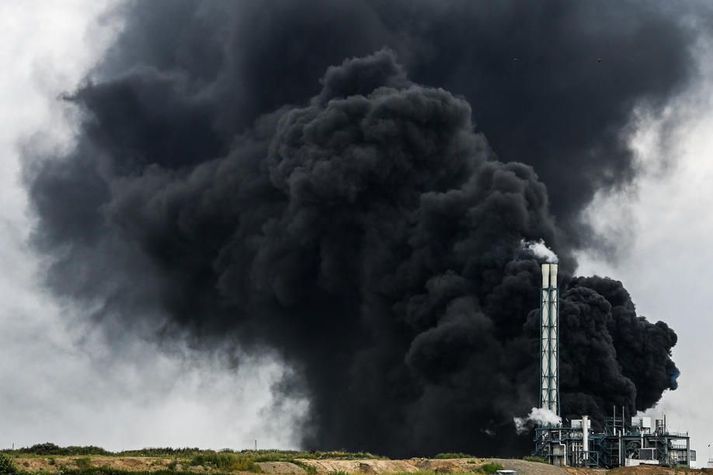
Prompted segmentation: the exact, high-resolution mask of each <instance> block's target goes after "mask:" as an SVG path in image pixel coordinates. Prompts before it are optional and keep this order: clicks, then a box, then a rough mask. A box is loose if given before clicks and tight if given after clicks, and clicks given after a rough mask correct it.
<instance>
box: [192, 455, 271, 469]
mask: <svg viewBox="0 0 713 475" xmlns="http://www.w3.org/2000/svg"><path fill="white" fill-rule="evenodd" d="M255 462H256V461H255V459H254V458H253V457H250V456H248V455H243V454H235V453H230V452H221V453H204V454H199V455H196V456H195V457H193V458H192V459H191V461H190V465H191V466H194V467H195V466H198V465H201V466H203V467H209V468H217V469H219V470H225V471H229V472H230V471H234V470H240V471H243V472H259V471H260V469H259V467H258V466H257V465H256V463H255Z"/></svg>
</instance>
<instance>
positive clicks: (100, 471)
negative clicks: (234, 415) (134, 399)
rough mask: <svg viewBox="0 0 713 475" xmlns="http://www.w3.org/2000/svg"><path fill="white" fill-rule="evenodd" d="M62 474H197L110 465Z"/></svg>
mask: <svg viewBox="0 0 713 475" xmlns="http://www.w3.org/2000/svg"><path fill="white" fill-rule="evenodd" d="M61 473H62V475H196V474H195V473H194V472H187V471H181V472H172V471H170V470H156V471H151V472H148V471H133V470H132V471H128V470H117V469H114V468H109V467H91V468H85V469H75V470H73V469H63V470H62V472H61ZM213 475H229V474H228V473H220V472H214V473H213Z"/></svg>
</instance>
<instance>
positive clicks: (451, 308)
mask: <svg viewBox="0 0 713 475" xmlns="http://www.w3.org/2000/svg"><path fill="white" fill-rule="evenodd" d="M665 5H666V4H665V3H655V2H648V3H638V2H616V3H610V4H603V3H601V2H577V3H574V2H564V1H563V2H559V1H545V2H537V3H533V2H497V3H494V2H472V1H456V0H451V1H442V0H439V1H414V0H408V1H393V0H390V1H383V2H382V1H377V0H374V1H367V2H356V1H333V0H330V1H326V0H310V1H301V2H297V1H263V2H247V1H246V2H227V3H218V2H185V1H184V2H176V1H171V2H162V1H156V2H141V3H136V4H130V5H128V6H127V7H126V11H123V12H122V13H123V14H124V15H125V16H126V18H127V20H126V21H127V24H126V29H125V32H124V34H123V35H121V36H120V38H119V39H118V41H117V43H116V45H115V47H114V48H113V49H112V50H111V51H110V52H109V54H108V55H107V57H106V58H105V60H104V62H103V63H102V65H101V66H100V67H99V68H98V70H97V71H96V74H95V79H94V81H93V82H88V83H87V84H85V85H84V86H82V87H81V88H80V89H79V90H78V91H76V93H74V94H73V95H72V96H71V100H73V101H74V102H75V103H76V104H77V106H78V107H79V108H81V109H82V110H83V111H84V112H85V113H86V119H85V120H84V122H83V124H82V129H81V133H80V135H79V137H78V142H77V146H76V148H75V149H74V150H73V151H72V152H71V153H69V154H67V155H63V156H60V157H46V158H45V159H42V160H33V161H32V162H31V164H30V165H28V166H27V169H26V181H27V186H28V189H29V193H30V197H31V202H32V204H33V206H34V210H35V211H36V213H37V216H38V218H39V222H38V227H37V229H36V233H35V243H36V245H37V246H38V247H39V248H40V249H41V250H43V251H44V252H46V253H47V254H49V255H50V256H52V258H53V260H52V262H53V263H52V265H51V267H50V269H49V273H48V282H49V284H50V285H51V287H52V288H53V290H54V291H55V292H57V293H58V294H60V295H64V296H69V297H72V298H74V299H77V300H79V301H80V302H83V303H85V304H86V305H87V308H92V309H93V310H92V318H95V319H97V320H99V321H103V322H105V323H106V324H107V325H108V328H113V329H115V328H117V326H118V327H119V328H122V330H124V331H126V332H127V333H131V331H133V330H136V331H146V328H147V327H149V328H151V327H152V326H157V325H160V329H159V330H157V336H160V337H163V338H169V337H170V336H171V335H174V334H186V333H187V334H188V335H190V337H191V338H192V339H194V341H196V342H198V343H197V344H200V345H204V346H206V347H210V346H211V345H224V344H225V342H226V341H228V342H230V344H232V345H237V346H238V347H240V348H241V349H242V350H244V351H248V352H262V351H272V352H277V353H278V354H279V355H280V356H281V358H282V359H283V360H284V361H285V362H286V363H287V364H288V365H290V366H291V367H292V368H293V369H294V371H295V377H294V380H291V381H285V384H283V385H280V387H278V388H275V389H276V391H277V392H278V395H285V396H289V395H291V394H293V392H299V393H306V394H307V395H308V397H309V399H310V402H311V409H310V414H309V420H308V427H306V428H305V430H304V439H303V444H304V445H305V446H307V447H313V448H321V449H326V448H348V449H359V450H371V451H374V452H378V453H387V454H391V455H405V454H427V453H433V452H438V451H466V452H479V453H483V454H512V453H523V452H524V451H526V450H527V447H528V446H529V440H528V438H527V437H521V438H518V436H516V434H515V431H514V425H513V422H512V418H513V416H516V415H523V414H526V413H527V412H528V411H529V408H530V407H532V406H533V405H536V403H537V401H536V397H537V390H536V386H537V378H538V369H537V363H538V357H537V351H538V340H537V324H538V321H537V312H536V308H537V305H538V287H537V286H538V282H539V277H538V274H539V263H538V261H537V258H536V257H535V256H534V255H533V254H532V253H531V252H529V251H527V250H524V249H523V246H522V241H523V240H539V239H544V240H545V241H546V242H547V243H548V244H549V245H550V246H551V247H553V248H554V249H555V250H556V251H557V252H558V254H559V255H560V258H561V263H562V269H563V271H564V278H563V283H562V286H563V289H562V291H563V293H562V299H563V301H562V305H561V321H562V330H561V332H562V333H561V334H562V345H563V350H562V372H561V377H562V384H563V387H562V392H563V396H562V400H563V412H564V413H565V414H581V413H589V414H591V415H592V416H593V417H594V418H595V420H601V418H602V417H603V415H604V413H605V412H606V411H608V409H609V407H611V405H613V404H616V405H619V406H621V405H625V406H626V407H627V410H629V411H635V410H637V409H645V408H648V407H651V406H652V405H653V404H654V403H655V402H656V401H657V400H658V399H659V398H660V396H661V394H662V392H663V391H664V390H666V389H669V388H671V389H674V388H675V387H676V382H675V378H676V375H677V373H678V370H677V369H676V367H675V365H674V364H673V362H672V361H671V359H670V350H671V348H672V347H673V346H674V345H675V343H676V335H675V333H674V332H673V331H672V330H670V329H669V328H668V327H667V326H666V325H665V324H664V323H661V322H659V323H657V324H655V325H654V324H651V323H649V322H648V321H647V320H646V319H644V318H643V317H639V316H637V315H636V312H635V308H634V305H633V303H632V302H631V299H630V298H629V295H628V293H627V292H626V290H625V289H624V288H623V287H622V286H621V284H620V283H619V282H616V281H612V280H609V279H603V278H598V277H591V278H572V277H571V273H572V272H573V271H574V268H575V264H576V263H575V261H574V259H573V257H572V255H571V252H572V250H573V247H572V246H573V243H576V242H579V243H583V242H584V241H583V238H582V235H583V234H584V233H579V232H578V229H580V224H579V212H580V211H581V210H582V208H583V207H584V206H585V205H586V204H587V203H589V201H590V200H591V198H592V196H593V194H594V193H595V192H596V191H597V190H602V189H608V188H610V187H615V186H619V185H621V184H626V183H628V181H629V180H630V179H631V178H632V176H633V165H632V157H631V154H630V153H629V152H628V150H627V147H626V130H625V129H626V126H627V124H628V123H629V121H630V119H631V114H632V111H633V109H634V108H635V107H637V106H646V107H649V108H652V110H656V108H658V107H663V106H664V105H665V104H666V100H667V99H668V98H669V97H670V96H671V95H672V94H674V93H675V92H676V91H678V90H679V89H680V88H682V87H684V86H685V85H686V81H687V79H688V76H689V74H690V71H689V69H690V66H689V63H690V61H689V57H688V55H689V46H690V44H691V43H692V42H693V41H694V37H693V34H692V33H691V32H690V31H689V30H687V29H686V28H684V27H683V26H682V23H681V22H679V20H678V19H677V18H678V17H677V16H675V15H672V14H671V12H667V11H664V9H665ZM383 46H387V47H389V48H390V49H382V47H383ZM374 51H376V52H375V53H374ZM397 58H398V59H397ZM325 71H326V72H325ZM441 87H444V88H445V89H442V88H441ZM449 91H450V92H449ZM454 93H455V94H459V95H462V96H459V95H454ZM471 105H472V107H473V109H472V110H471ZM473 118H475V119H476V120H477V121H478V123H479V124H480V127H481V132H484V134H483V133H481V132H476V131H475V130H474V126H473V122H472V120H473ZM485 136H487V137H488V141H487V142H486V139H485ZM538 176H540V177H541V178H539V177H538ZM546 186H547V187H546ZM548 190H549V191H548ZM548 196H549V198H548ZM553 198H554V201H551V200H552V199H553Z"/></svg>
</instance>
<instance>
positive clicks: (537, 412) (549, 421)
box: [512, 407, 562, 434]
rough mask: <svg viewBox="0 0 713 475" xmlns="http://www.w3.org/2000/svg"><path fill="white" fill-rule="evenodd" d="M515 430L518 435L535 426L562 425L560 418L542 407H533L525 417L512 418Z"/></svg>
mask: <svg viewBox="0 0 713 475" xmlns="http://www.w3.org/2000/svg"><path fill="white" fill-rule="evenodd" d="M512 420H513V422H514V423H515V430H516V431H517V433H518V434H522V433H524V432H526V431H527V430H528V429H529V428H530V427H532V426H534V425H535V424H542V425H553V426H558V425H561V424H562V418H561V417H560V416H558V415H557V414H555V413H554V412H552V411H550V410H549V409H545V408H544V407H533V408H532V409H531V410H530V414H529V415H528V416H527V417H513V418H512Z"/></svg>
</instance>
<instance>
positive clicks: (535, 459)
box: [522, 455, 547, 463]
mask: <svg viewBox="0 0 713 475" xmlns="http://www.w3.org/2000/svg"><path fill="white" fill-rule="evenodd" d="M522 459H523V460H525V461H527V462H539V463H547V459H545V458H543V457H537V456H535V455H528V456H527V457H523V458H522Z"/></svg>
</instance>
